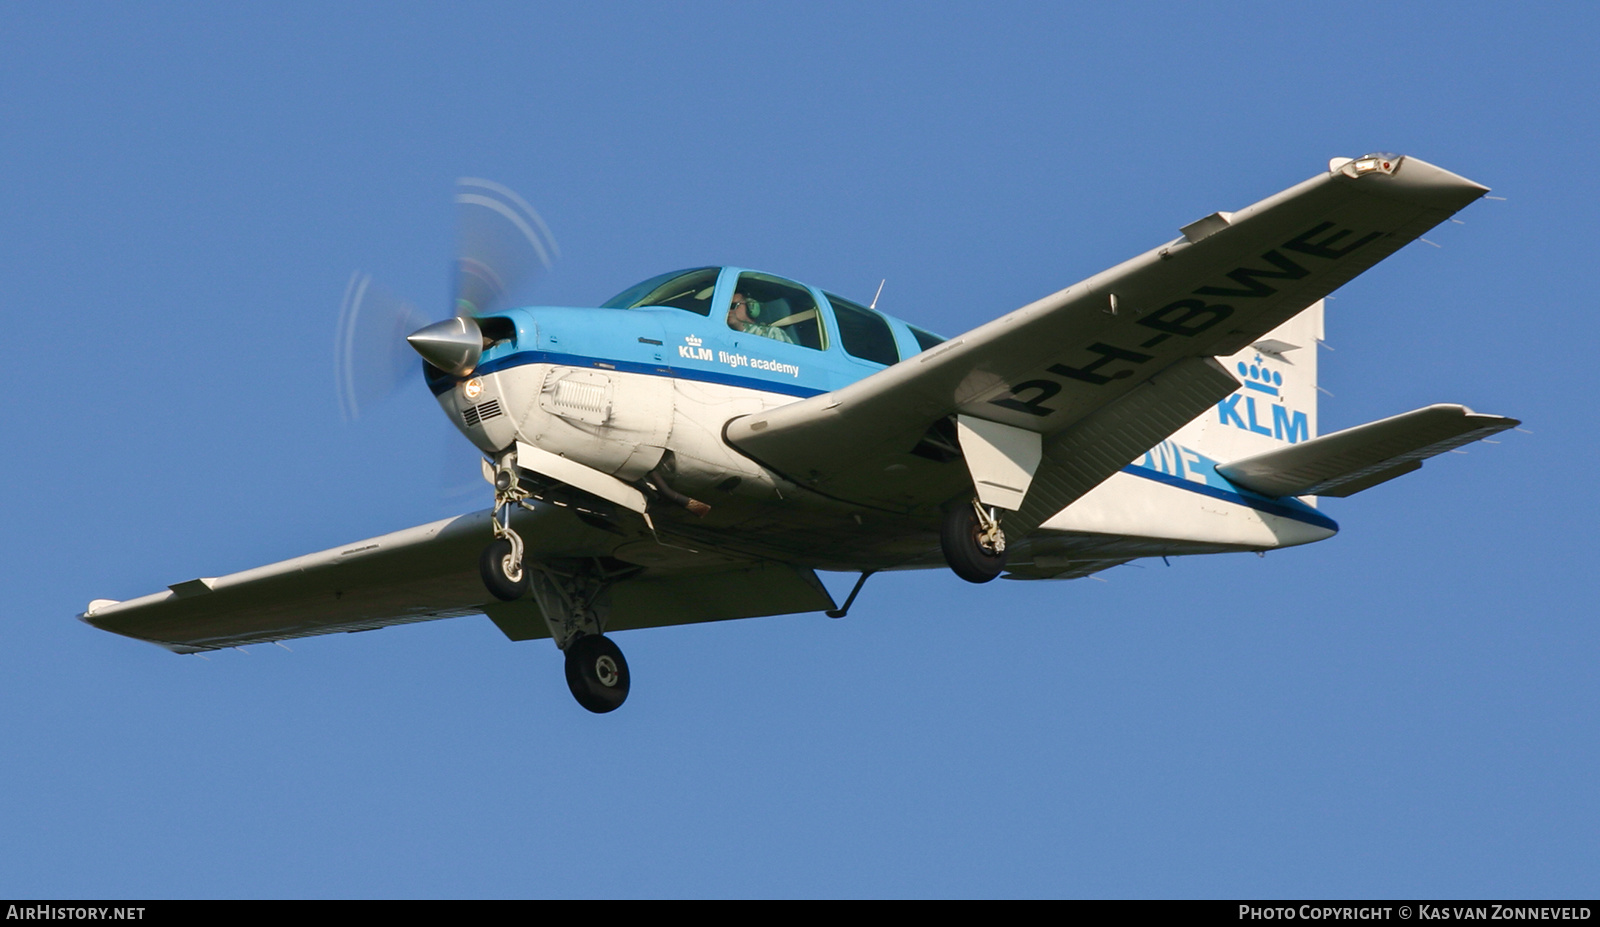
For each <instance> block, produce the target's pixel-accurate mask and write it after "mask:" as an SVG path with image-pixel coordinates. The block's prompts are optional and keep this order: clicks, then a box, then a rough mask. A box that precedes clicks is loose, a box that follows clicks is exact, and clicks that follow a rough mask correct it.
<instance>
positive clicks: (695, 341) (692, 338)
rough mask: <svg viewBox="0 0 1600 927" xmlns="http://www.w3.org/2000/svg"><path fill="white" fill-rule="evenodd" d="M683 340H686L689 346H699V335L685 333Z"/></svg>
mask: <svg viewBox="0 0 1600 927" xmlns="http://www.w3.org/2000/svg"><path fill="white" fill-rule="evenodd" d="M683 340H684V341H686V342H688V343H689V347H691V348H698V347H700V336H699V335H685V336H684V337H683Z"/></svg>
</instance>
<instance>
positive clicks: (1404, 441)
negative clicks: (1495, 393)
mask: <svg viewBox="0 0 1600 927" xmlns="http://www.w3.org/2000/svg"><path fill="white" fill-rule="evenodd" d="M1520 424H1521V422H1519V421H1517V420H1516V419H1514V418H1505V417H1504V416H1500V415H1479V414H1478V413H1476V412H1473V411H1472V410H1471V409H1469V408H1467V407H1466V406H1458V405H1449V404H1445V403H1440V404H1438V405H1431V406H1426V407H1424V408H1421V409H1416V410H1413V411H1411V412H1405V413H1403V414H1400V415H1396V416H1393V417H1391V418H1386V419H1381V420H1379V421H1376V422H1368V423H1367V424H1365V425H1357V426H1356V427H1354V428H1346V429H1345V430H1343V431H1336V432H1334V433H1332V434H1328V435H1323V436H1322V437H1320V438H1312V439H1311V440H1310V441H1302V442H1301V443H1299V444H1295V445H1291V446H1289V447H1285V448H1281V449H1279V450H1276V451H1269V452H1267V453H1265V454H1256V455H1254V456H1251V457H1245V458H1243V459H1240V460H1236V461H1234V462H1232V463H1228V464H1222V465H1219V466H1218V467H1217V472H1218V473H1220V474H1222V475H1223V476H1225V477H1227V478H1228V479H1229V480H1231V481H1232V482H1234V483H1235V484H1237V485H1239V486H1243V487H1244V488H1245V489H1249V490H1252V491H1254V492H1258V493H1261V494H1263V495H1267V496H1350V495H1354V494H1356V493H1358V492H1360V491H1362V490H1363V489H1370V488H1372V487H1373V486H1376V485H1378V484H1379V483H1383V482H1387V481H1389V480H1392V479H1394V478H1395V477H1397V476H1400V475H1402V474H1405V473H1410V472H1411V471H1412V470H1415V469H1417V468H1419V467H1421V466H1422V461H1424V460H1427V459H1428V458H1429V457H1432V456H1434V455H1435V454H1443V453H1444V452H1445V451H1448V450H1452V449H1454V448H1458V447H1460V446H1461V445H1463V444H1470V443H1472V442H1473V441H1476V440H1478V439H1479V438H1487V437H1488V436H1490V435H1492V434H1495V433H1497V432H1501V431H1505V430H1506V429H1507V428H1512V427H1514V426H1516V425H1520Z"/></svg>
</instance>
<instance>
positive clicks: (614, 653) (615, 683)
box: [567, 634, 628, 715]
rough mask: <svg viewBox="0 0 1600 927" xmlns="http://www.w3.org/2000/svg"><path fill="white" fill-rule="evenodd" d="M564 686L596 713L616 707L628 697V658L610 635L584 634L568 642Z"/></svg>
mask: <svg viewBox="0 0 1600 927" xmlns="http://www.w3.org/2000/svg"><path fill="white" fill-rule="evenodd" d="M567 688H569V689H571V690H572V697H573V698H575V699H577V700H578V704H579V705H582V706H583V707H585V708H587V709H589V710H590V711H592V712H594V713H595V714H597V715H603V714H605V713H606V712H608V711H615V710H616V709H618V708H620V707H622V703H623V702H625V701H627V699H628V661H627V660H624V659H623V658H622V651H621V650H620V649H618V647H617V645H616V644H613V643H612V642H611V639H610V638H609V637H605V636H602V635H599V634H586V635H584V636H583V637H580V638H577V639H576V640H574V641H573V642H572V643H570V644H568V645H567Z"/></svg>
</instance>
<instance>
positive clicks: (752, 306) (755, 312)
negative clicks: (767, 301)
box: [744, 296, 761, 319]
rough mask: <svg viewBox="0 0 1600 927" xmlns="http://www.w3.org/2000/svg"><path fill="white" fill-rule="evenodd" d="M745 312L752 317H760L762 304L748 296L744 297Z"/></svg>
mask: <svg viewBox="0 0 1600 927" xmlns="http://www.w3.org/2000/svg"><path fill="white" fill-rule="evenodd" d="M744 312H745V315H748V316H749V317H750V318H751V319H759V318H761V304H760V303H759V302H756V301H755V300H754V299H751V298H750V297H749V296H746V297H745V298H744Z"/></svg>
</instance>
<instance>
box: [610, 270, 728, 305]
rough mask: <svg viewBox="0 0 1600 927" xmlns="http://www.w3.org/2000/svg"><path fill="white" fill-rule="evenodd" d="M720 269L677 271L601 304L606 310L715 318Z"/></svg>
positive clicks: (637, 284)
mask: <svg viewBox="0 0 1600 927" xmlns="http://www.w3.org/2000/svg"><path fill="white" fill-rule="evenodd" d="M721 270H722V268H720V267H697V268H695V269H694V270H675V271H673V272H672V273H670V274H662V275H661V276H659V277H651V278H650V279H649V280H646V281H644V282H643V283H636V284H634V285H633V286H630V287H628V288H627V289H626V290H623V291H622V292H621V293H618V294H617V295H615V296H613V297H611V298H610V299H608V300H606V301H605V302H603V303H601V304H600V308H602V309H637V308H639V307H641V306H669V307H671V308H673V309H687V310H688V311H690V312H695V313H698V314H700V315H710V314H711V291H712V290H714V289H716V286H717V274H718V273H720V272H721Z"/></svg>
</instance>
